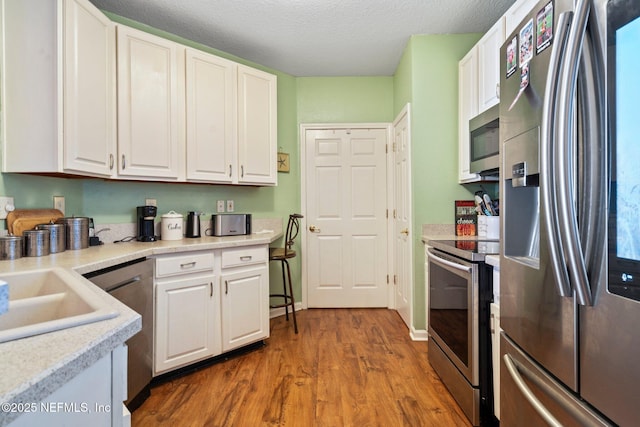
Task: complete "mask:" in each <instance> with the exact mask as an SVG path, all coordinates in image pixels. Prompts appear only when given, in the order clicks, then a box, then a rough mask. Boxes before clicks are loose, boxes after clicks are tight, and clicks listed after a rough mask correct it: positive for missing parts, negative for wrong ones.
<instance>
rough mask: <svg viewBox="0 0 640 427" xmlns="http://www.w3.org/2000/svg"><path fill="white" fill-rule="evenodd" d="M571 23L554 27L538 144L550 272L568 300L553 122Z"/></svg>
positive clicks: (564, 20)
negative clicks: (557, 195) (557, 191)
mask: <svg viewBox="0 0 640 427" xmlns="http://www.w3.org/2000/svg"><path fill="white" fill-rule="evenodd" d="M572 19H573V12H564V13H561V14H560V16H559V18H558V25H557V27H556V42H555V43H554V44H553V47H552V49H551V60H550V64H549V70H548V71H547V81H546V87H545V94H544V105H543V109H542V124H541V142H540V194H541V198H542V204H541V205H542V206H541V207H542V211H543V214H544V224H545V226H546V227H545V228H546V232H547V233H546V234H547V240H548V241H549V257H550V262H551V267H552V268H551V270H552V271H553V274H554V277H555V282H556V285H557V287H558V294H559V295H560V296H562V297H571V296H572V292H571V286H570V285H569V275H568V274H567V269H566V268H565V266H564V264H563V262H562V260H563V256H562V253H563V248H562V239H561V238H560V224H559V223H558V219H557V218H558V206H557V198H556V192H555V188H556V182H555V177H556V171H555V146H556V144H557V141H556V135H555V129H556V126H555V121H556V116H557V114H558V112H557V104H556V99H557V96H558V86H559V81H560V71H561V68H562V61H563V58H564V51H565V45H566V41H567V36H568V34H569V26H570V25H571V21H572Z"/></svg>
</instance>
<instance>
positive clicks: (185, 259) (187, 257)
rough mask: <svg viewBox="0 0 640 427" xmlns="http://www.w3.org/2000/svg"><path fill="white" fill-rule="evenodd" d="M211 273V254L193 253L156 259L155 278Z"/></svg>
mask: <svg viewBox="0 0 640 427" xmlns="http://www.w3.org/2000/svg"><path fill="white" fill-rule="evenodd" d="M203 271H213V252H195V253H188V254H184V255H176V256H169V257H162V258H156V277H158V278H159V277H167V276H175V275H177V274H190V273H200V272H203Z"/></svg>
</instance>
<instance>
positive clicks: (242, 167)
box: [240, 165, 244, 178]
mask: <svg viewBox="0 0 640 427" xmlns="http://www.w3.org/2000/svg"><path fill="white" fill-rule="evenodd" d="M240 178H244V165H240Z"/></svg>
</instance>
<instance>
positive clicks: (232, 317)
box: [153, 245, 269, 376]
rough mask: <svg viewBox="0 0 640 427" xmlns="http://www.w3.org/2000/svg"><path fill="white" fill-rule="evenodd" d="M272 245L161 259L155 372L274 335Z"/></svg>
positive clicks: (156, 287) (157, 277)
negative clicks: (271, 320) (271, 324)
mask: <svg viewBox="0 0 640 427" xmlns="http://www.w3.org/2000/svg"><path fill="white" fill-rule="evenodd" d="M268 262H269V261H268V247H267V245H258V246H246V247H242V248H234V249H219V250H215V251H198V252H191V253H183V254H179V255H163V256H159V257H157V258H156V269H155V283H154V298H155V313H154V317H155V326H154V339H155V342H154V349H155V350H154V368H153V371H154V375H155V376H157V375H161V374H163V373H166V372H169V371H171V370H174V369H177V368H180V367H184V366H187V365H190V364H192V363H194V362H197V361H200V360H204V359H207V358H210V357H213V356H217V355H219V354H221V353H224V352H227V351H230V350H233V349H236V348H239V347H242V346H244V345H247V344H251V343H254V342H257V341H260V340H261V339H264V338H268V337H269V268H268V267H269V265H268Z"/></svg>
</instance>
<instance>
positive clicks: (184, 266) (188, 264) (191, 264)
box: [180, 261, 196, 268]
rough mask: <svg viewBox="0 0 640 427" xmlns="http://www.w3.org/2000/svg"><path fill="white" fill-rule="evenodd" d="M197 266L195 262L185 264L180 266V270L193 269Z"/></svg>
mask: <svg viewBox="0 0 640 427" xmlns="http://www.w3.org/2000/svg"><path fill="white" fill-rule="evenodd" d="M195 266H196V262H195V261H191V262H185V263H183V264H180V268H193V267H195Z"/></svg>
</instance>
